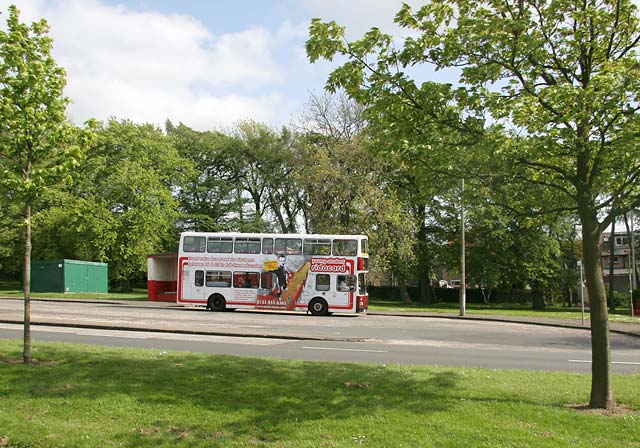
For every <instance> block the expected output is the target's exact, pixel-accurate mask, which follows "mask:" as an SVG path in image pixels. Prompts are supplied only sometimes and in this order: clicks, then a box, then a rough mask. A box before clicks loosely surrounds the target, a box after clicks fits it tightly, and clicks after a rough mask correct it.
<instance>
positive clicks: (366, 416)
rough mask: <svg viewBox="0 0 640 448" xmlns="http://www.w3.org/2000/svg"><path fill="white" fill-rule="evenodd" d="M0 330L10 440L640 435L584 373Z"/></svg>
mask: <svg viewBox="0 0 640 448" xmlns="http://www.w3.org/2000/svg"><path fill="white" fill-rule="evenodd" d="M20 348H21V345H20V342H19V341H8V340H0V446H15V447H117V446H120V447H161V446H165V447H180V446H184V447H252V446H253V447H323V446H326V447H354V446H368V447H465V446H468V447H533V446H535V447H575V446H584V447H623V446H624V447H640V413H638V409H640V387H638V385H639V384H640V375H614V391H615V395H616V398H617V400H618V401H619V403H621V404H623V405H625V406H626V408H627V409H626V412H623V413H621V414H619V415H602V414H601V413H590V412H582V411H579V410H576V409H574V408H573V407H572V405H576V404H581V403H585V402H586V401H587V400H588V391H589V384H590V378H589V376H587V375H578V374H564V373H549V372H526V371H496V370H483V369H454V368H447V367H407V366H400V365H386V366H376V365H359V364H337V363H311V362H289V361H277V360H268V359H249V358H239V357H230V356H209V355H203V354H184V353H175V352H165V351H160V350H132V349H107V348H98V347H93V346H79V345H64V344H49V343H41V342H37V343H36V344H35V345H34V349H33V354H34V358H37V359H38V360H40V361H41V362H40V363H39V364H36V365H28V366H25V365H22V364H19V363H16V362H14V361H13V360H16V359H19V358H20Z"/></svg>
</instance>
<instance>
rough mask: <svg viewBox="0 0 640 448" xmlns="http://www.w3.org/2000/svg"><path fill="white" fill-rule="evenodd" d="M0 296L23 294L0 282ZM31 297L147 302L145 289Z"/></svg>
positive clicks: (35, 294)
mask: <svg viewBox="0 0 640 448" xmlns="http://www.w3.org/2000/svg"><path fill="white" fill-rule="evenodd" d="M0 296H2V297H15V298H22V297H23V296H24V292H23V291H22V286H21V285H20V283H18V282H10V281H0ZM31 297H32V298H34V299H38V298H54V299H85V300H135V301H142V300H148V296H147V290H146V289H134V290H133V291H132V292H123V293H118V292H114V293H107V294H99V293H91V292H79V293H55V292H32V293H31ZM0 446H1V445H0Z"/></svg>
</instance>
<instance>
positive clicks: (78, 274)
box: [31, 260, 109, 293]
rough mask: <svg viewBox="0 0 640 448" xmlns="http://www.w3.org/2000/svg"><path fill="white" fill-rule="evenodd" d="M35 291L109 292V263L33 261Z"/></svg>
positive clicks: (33, 288) (32, 278)
mask: <svg viewBox="0 0 640 448" xmlns="http://www.w3.org/2000/svg"><path fill="white" fill-rule="evenodd" d="M31 291H33V292H97V293H107V292H109V265H108V264H107V263H96V262H93V261H79V260H46V261H33V262H31Z"/></svg>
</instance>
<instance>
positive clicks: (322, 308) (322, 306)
mask: <svg viewBox="0 0 640 448" xmlns="http://www.w3.org/2000/svg"><path fill="white" fill-rule="evenodd" d="M309 311H310V312H311V314H313V315H314V316H326V315H328V314H329V305H328V304H327V301H326V300H324V299H320V298H315V299H313V300H312V301H311V302H309Z"/></svg>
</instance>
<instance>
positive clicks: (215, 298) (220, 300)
mask: <svg viewBox="0 0 640 448" xmlns="http://www.w3.org/2000/svg"><path fill="white" fill-rule="evenodd" d="M226 308H227V302H226V301H225V300H224V297H222V296H221V295H220V294H214V295H212V296H211V297H209V310H211V311H224V310H225V309H226Z"/></svg>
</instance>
